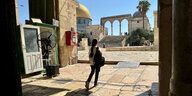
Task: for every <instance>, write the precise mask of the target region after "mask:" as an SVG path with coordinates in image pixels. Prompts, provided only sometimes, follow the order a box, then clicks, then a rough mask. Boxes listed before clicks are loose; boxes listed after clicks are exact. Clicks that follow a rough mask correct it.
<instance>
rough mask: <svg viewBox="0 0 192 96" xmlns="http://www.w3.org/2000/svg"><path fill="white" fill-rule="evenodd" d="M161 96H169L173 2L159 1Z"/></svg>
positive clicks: (168, 0)
mask: <svg viewBox="0 0 192 96" xmlns="http://www.w3.org/2000/svg"><path fill="white" fill-rule="evenodd" d="M158 3H159V5H160V6H159V8H160V9H159V11H160V13H159V96H168V93H169V82H170V77H171V67H172V66H171V64H172V63H171V60H172V20H171V18H172V0H159V2H158Z"/></svg>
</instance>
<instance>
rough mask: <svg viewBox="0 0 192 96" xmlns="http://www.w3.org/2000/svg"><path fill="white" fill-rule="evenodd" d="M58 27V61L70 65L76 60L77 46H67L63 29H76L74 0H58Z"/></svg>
mask: <svg viewBox="0 0 192 96" xmlns="http://www.w3.org/2000/svg"><path fill="white" fill-rule="evenodd" d="M58 5H59V8H58V11H57V12H58V13H57V14H59V16H58V17H59V21H60V27H59V30H57V35H58V43H59V61H60V63H61V66H62V67H63V66H66V65H71V64H73V63H76V62H77V59H78V58H77V46H67V45H66V38H65V31H70V30H71V28H74V29H75V31H76V0H59V2H58Z"/></svg>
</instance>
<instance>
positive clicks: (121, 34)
mask: <svg viewBox="0 0 192 96" xmlns="http://www.w3.org/2000/svg"><path fill="white" fill-rule="evenodd" d="M119 35H120V36H122V33H121V21H120V22H119Z"/></svg>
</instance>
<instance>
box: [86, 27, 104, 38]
mask: <svg viewBox="0 0 192 96" xmlns="http://www.w3.org/2000/svg"><path fill="white" fill-rule="evenodd" d="M103 29H104V28H103V26H101V25H89V26H87V27H86V35H87V37H89V38H90V41H92V40H93V39H97V40H98V41H99V40H101V39H102V38H103V37H104V36H105V34H104V33H105V32H104V30H103Z"/></svg>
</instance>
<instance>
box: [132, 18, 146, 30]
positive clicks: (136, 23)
mask: <svg viewBox="0 0 192 96" xmlns="http://www.w3.org/2000/svg"><path fill="white" fill-rule="evenodd" d="M130 23H131V24H130V25H131V26H130V27H129V28H130V32H132V31H134V30H137V29H138V28H140V29H143V17H139V18H133V19H132V20H131V22H130ZM144 23H145V24H144V27H145V29H147V30H150V24H149V20H148V19H147V18H145V19H144Z"/></svg>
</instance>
